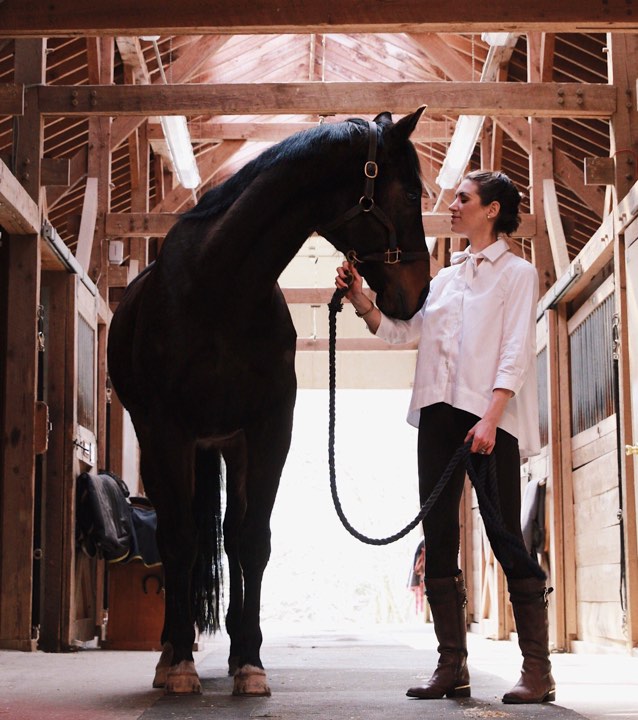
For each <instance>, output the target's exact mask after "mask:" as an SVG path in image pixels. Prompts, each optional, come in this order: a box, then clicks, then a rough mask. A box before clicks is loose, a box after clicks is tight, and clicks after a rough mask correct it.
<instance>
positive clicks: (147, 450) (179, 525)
mask: <svg viewBox="0 0 638 720" xmlns="http://www.w3.org/2000/svg"><path fill="white" fill-rule="evenodd" d="M138 437H139V438H140V469H141V473H142V479H143V481H144V487H145V489H146V491H147V493H148V496H149V498H150V500H151V502H152V503H153V506H154V508H155V511H156V513H157V533H156V535H157V543H158V548H159V550H160V555H161V557H162V563H163V566H164V586H165V594H164V598H165V608H164V628H163V630H162V638H161V640H162V648H163V650H162V655H161V657H160V660H159V662H158V664H157V667H156V669H155V678H154V680H153V687H164V690H165V692H166V693H170V694H173V693H175V694H183V693H200V692H201V684H200V682H199V677H198V675H197V671H196V670H195V663H194V659H193V643H194V641H195V628H194V619H193V616H192V606H191V593H190V587H191V572H192V567H193V562H194V560H195V555H196V551H197V537H196V531H195V523H194V519H193V513H192V487H193V467H194V450H193V446H192V445H191V444H190V443H178V442H176V440H175V438H176V437H177V433H176V432H174V433H172V434H171V433H168V434H167V432H166V424H164V426H163V427H162V428H161V429H159V428H154V430H153V432H152V433H151V432H149V433H148V434H147V433H141V432H140V431H139V430H138Z"/></svg>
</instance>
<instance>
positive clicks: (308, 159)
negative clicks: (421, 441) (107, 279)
mask: <svg viewBox="0 0 638 720" xmlns="http://www.w3.org/2000/svg"><path fill="white" fill-rule="evenodd" d="M423 110H424V108H423V107H421V108H419V109H418V110H417V111H415V112H414V113H411V114H409V115H406V116H405V117H403V118H401V119H400V120H399V121H397V122H396V123H395V122H393V119H392V115H391V113H389V112H383V113H381V114H379V115H377V117H376V118H375V119H374V121H366V120H362V119H360V118H352V119H350V120H347V121H344V122H337V123H322V124H319V125H317V126H316V127H314V128H312V129H310V130H305V131H302V132H299V133H296V134H294V135H292V136H290V137H289V138H287V139H285V140H283V141H282V142H280V143H279V144H277V145H274V146H272V147H270V148H268V149H267V150H265V151H264V152H263V153H262V154H261V155H259V156H258V157H256V158H255V159H253V160H251V161H250V162H248V163H247V164H246V165H245V166H244V167H243V168H242V169H240V170H239V171H237V172H236V173H235V174H234V175H233V176H231V177H230V178H228V179H227V180H225V181H224V182H223V183H222V184H220V185H218V186H216V187H213V188H212V189H210V190H208V191H207V192H205V193H204V194H203V195H202V197H201V198H200V199H199V201H198V202H197V204H196V205H195V206H194V207H193V208H191V209H190V210H188V211H186V212H185V213H184V214H182V215H181V216H180V217H179V218H178V219H177V221H176V223H175V224H174V226H173V227H172V228H171V229H170V231H169V232H168V233H167V235H166V238H165V240H164V243H163V245H162V247H161V250H160V252H159V253H158V256H157V258H156V259H155V261H154V262H153V263H152V264H150V265H149V266H147V267H146V268H145V269H144V270H143V271H142V272H141V273H140V274H139V275H138V276H137V277H136V278H135V279H134V280H133V281H132V282H131V283H130V285H129V286H128V288H127V289H126V292H125V293H124V295H123V297H122V299H121V301H120V303H119V305H118V307H117V309H116V310H115V312H114V314H113V318H112V321H111V325H110V329H109V337H108V356H107V357H108V372H109V376H110V380H111V383H112V386H113V388H114V390H115V392H116V394H117V396H118V398H119V399H120V401H121V402H122V404H123V406H124V407H125V408H126V409H127V410H128V412H129V414H130V417H131V419H132V422H133V425H134V427H135V431H136V434H137V438H138V443H139V449H140V473H141V477H142V482H143V486H144V490H145V492H146V495H147V496H148V498H149V500H150V501H151V502H152V504H153V506H154V508H155V510H156V513H157V523H158V526H157V543H158V548H159V551H160V555H161V558H162V563H163V566H164V573H165V617H164V626H163V630H162V636H161V643H162V653H161V657H160V659H159V662H158V663H157V667H156V669H155V677H154V680H153V686H154V687H164V689H165V692H166V693H170V694H183V693H201V683H200V680H199V677H198V675H197V671H196V670H195V665H194V662H193V654H192V649H193V643H194V640H195V626H197V628H198V629H199V631H200V632H212V631H214V630H217V629H219V628H220V627H221V622H220V600H219V598H220V587H221V583H222V578H221V574H222V573H221V561H222V552H223V550H225V552H226V555H227V562H228V574H229V600H228V609H227V613H226V617H225V626H226V630H227V633H228V636H229V639H230V652H229V657H228V665H229V674H233V675H234V689H233V694H236V695H270V688H269V685H268V680H267V677H266V672H265V670H264V666H263V664H262V661H261V658H260V649H261V644H262V632H261V628H260V602H261V600H260V598H261V584H262V576H263V573H264V570H265V568H266V565H267V562H268V559H269V556H270V537H271V534H270V517H271V512H272V509H273V505H274V502H275V496H276V493H277V488H278V485H279V480H280V475H281V472H282V469H283V466H284V462H285V460H286V456H287V453H288V449H289V446H290V440H291V434H292V418H293V408H294V403H295V396H296V389H297V387H296V386H297V383H296V376H295V369H294V361H295V347H296V332H295V329H294V326H293V323H292V320H291V317H290V313H289V311H288V308H287V305H286V302H285V299H284V296H283V293H282V291H281V289H280V288H279V286H278V284H277V280H278V278H279V276H280V274H281V272H282V270H283V269H284V268H285V267H286V265H287V264H288V263H289V262H290V261H291V260H292V258H293V257H294V255H295V254H296V252H297V251H298V250H299V249H300V248H301V246H302V244H303V243H304V242H305V240H306V239H307V238H308V237H309V236H310V235H311V234H312V233H313V232H315V231H317V232H319V233H321V234H322V235H323V236H324V237H326V238H327V239H328V240H329V241H330V242H331V243H332V245H333V246H334V247H335V248H336V249H337V250H338V251H340V252H343V253H344V254H346V256H347V257H348V258H350V259H351V261H352V262H357V263H358V267H359V270H360V272H361V274H362V275H363V277H364V278H365V279H366V281H367V282H368V284H369V285H370V287H371V288H372V289H373V290H374V291H375V292H376V301H377V304H378V306H379V308H380V309H381V310H382V311H383V312H384V313H386V314H388V315H390V316H392V317H396V318H400V319H408V318H410V317H411V316H412V315H413V314H414V313H415V312H417V311H418V309H419V308H420V307H421V306H422V304H423V302H424V300H425V296H426V295H427V292H428V287H429V255H428V253H427V249H426V245H425V237H424V232H423V222H422V214H421V196H422V182H421V177H420V173H419V165H418V156H417V153H416V151H415V148H414V146H413V145H412V143H411V142H410V140H409V137H410V135H411V133H412V132H413V130H414V128H415V126H416V124H417V122H418V120H419V118H420V116H421V114H422V112H423ZM362 186H363V194H362ZM224 470H225V482H226V508H225V512H224V516H223V521H222V518H221V514H222V510H221V508H222V500H221V490H220V485H221V481H222V480H221V479H220V478H221V475H223V473H224ZM300 511H301V510H300ZM222 545H223V547H222Z"/></svg>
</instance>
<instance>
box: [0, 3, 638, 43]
mask: <svg viewBox="0 0 638 720" xmlns="http://www.w3.org/2000/svg"><path fill="white" fill-rule="evenodd" d="M530 29H538V30H546V31H552V32H575V31H579V32H606V31H612V30H630V31H636V30H637V29H638V22H637V21H636V18H635V16H634V14H633V13H631V12H628V10H627V7H626V5H625V3H621V2H605V3H583V2H582V0H561V2H556V0H536V2H535V3H534V12H530V6H529V4H527V3H512V2H511V1H510V0H492V2H489V3H477V2H474V0H459V1H458V2H457V3H455V6H454V12H453V13H450V9H449V7H448V6H447V5H446V4H445V3H424V2H422V0H403V1H402V2H372V3H370V2H369V3H352V2H348V3H344V2H343V1H342V0H321V2H304V3H296V2H285V3H282V2H280V1H279V0H262V2H260V3H258V4H255V3H252V4H246V3H238V2H236V0H217V2H216V3H215V6H214V12H212V11H211V8H210V6H209V5H208V4H207V3H202V2H201V1H200V0H182V2H180V4H179V6H174V5H166V4H163V3H157V2H153V0H138V1H137V2H135V3H131V2H128V1H127V0H111V2H109V3H106V4H98V5H95V4H94V3H87V2H83V1H82V0H58V1H57V2H55V3H48V4H47V3H41V2H36V0H28V1H25V0H5V1H4V2H3V3H0V37H17V36H31V37H33V36H49V37H53V36H64V35H76V36H79V35H111V36H112V35H149V34H162V35H198V34H201V33H202V32H206V33H211V32H216V33H230V34H246V33H247V34H253V33H277V34H279V33H289V32H306V33H314V32H317V33H351V32H367V33H375V32H463V33H472V32H474V33H476V32H482V31H492V32H497V31H498V32H515V31H517V30H518V31H521V32H522V31H525V30H530Z"/></svg>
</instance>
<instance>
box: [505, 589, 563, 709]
mask: <svg viewBox="0 0 638 720" xmlns="http://www.w3.org/2000/svg"><path fill="white" fill-rule="evenodd" d="M508 588H509V592H510V601H511V603H512V609H513V610H514V619H515V620H516V631H517V632H518V645H519V647H520V649H521V652H522V653H523V669H522V670H521V677H520V680H519V681H518V683H516V685H515V686H514V687H513V688H512V689H511V690H510V691H509V692H508V693H505V695H503V702H504V703H510V704H527V703H542V702H551V701H552V700H555V699H556V684H555V683H554V678H553V677H552V664H551V663H550V661H549V621H548V618H547V596H548V595H549V593H550V592H552V588H549V590H548V589H547V588H546V586H545V581H544V580H540V579H538V578H525V579H523V580H508Z"/></svg>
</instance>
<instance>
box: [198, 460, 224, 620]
mask: <svg viewBox="0 0 638 720" xmlns="http://www.w3.org/2000/svg"><path fill="white" fill-rule="evenodd" d="M193 513H194V516H195V523H196V528H197V536H198V545H197V557H196V558H195V565H194V566H193V572H192V576H191V599H192V612H193V617H194V619H195V624H196V625H197V628H198V629H199V631H200V632H201V633H211V632H217V630H219V628H220V627H221V622H220V614H219V612H220V611H219V607H220V597H221V594H222V589H223V574H222V540H223V538H222V508H221V454H220V452H219V451H218V450H215V449H212V448H211V449H205V450H204V449H198V450H197V453H196V457H195V495H194V498H193Z"/></svg>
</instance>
